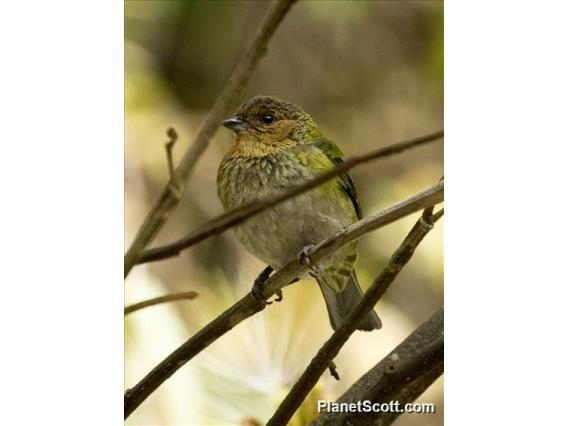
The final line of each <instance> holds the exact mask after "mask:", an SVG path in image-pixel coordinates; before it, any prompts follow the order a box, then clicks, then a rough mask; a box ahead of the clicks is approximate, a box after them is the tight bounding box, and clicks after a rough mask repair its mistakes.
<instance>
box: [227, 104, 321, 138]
mask: <svg viewBox="0 0 568 426" xmlns="http://www.w3.org/2000/svg"><path fill="white" fill-rule="evenodd" d="M223 125H224V126H225V127H227V128H229V129H231V130H232V131H233V132H235V134H236V141H237V143H239V142H245V143H248V144H259V145H265V146H266V145H268V146H272V147H275V148H277V147H278V146H282V145H286V146H289V145H290V143H293V144H303V143H307V142H308V141H309V140H310V138H313V137H314V136H315V135H316V134H317V133H318V129H317V126H316V124H315V122H314V120H313V119H312V118H311V117H310V115H309V114H307V113H306V112H305V111H304V110H303V109H302V108H300V107H299V106H298V105H295V104H293V103H291V102H287V101H283V100H281V99H278V98H274V97H271V96H255V97H254V98H252V99H250V100H248V101H246V102H245V103H243V104H242V105H241V106H240V107H239V109H238V110H237V113H236V114H235V116H233V117H230V118H228V119H227V120H225V121H224V122H223Z"/></svg>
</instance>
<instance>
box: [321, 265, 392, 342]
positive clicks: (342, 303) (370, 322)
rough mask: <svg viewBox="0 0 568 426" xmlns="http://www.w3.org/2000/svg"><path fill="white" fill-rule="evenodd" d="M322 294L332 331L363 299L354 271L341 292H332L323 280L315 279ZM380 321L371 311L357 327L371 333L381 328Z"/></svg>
mask: <svg viewBox="0 0 568 426" xmlns="http://www.w3.org/2000/svg"><path fill="white" fill-rule="evenodd" d="M316 279H317V281H318V284H319V286H320V288H321V292H322V293H323V298H324V299H325V304H326V306H327V313H328V314H329V321H330V322H331V326H332V327H333V329H334V330H337V329H338V328H339V327H340V326H341V324H343V321H345V319H346V318H347V316H348V315H349V314H350V313H351V311H352V310H353V309H354V308H355V306H357V304H358V303H359V302H360V301H361V299H362V298H363V291H362V290H361V287H360V286H359V282H358V281H357V276H356V275H355V270H353V272H352V273H351V277H350V278H349V281H348V282H347V285H346V286H345V289H344V290H343V291H342V292H335V291H333V290H332V289H331V288H330V287H329V286H328V285H327V284H326V283H325V281H324V280H323V278H321V277H319V278H316ZM381 326H382V324H381V320H380V319H379V316H378V315H377V314H376V312H375V311H374V310H371V311H370V312H369V313H368V314H367V316H366V317H365V318H363V320H362V321H361V322H360V323H359V325H358V326H357V329H358V330H364V331H371V330H376V329H379V328H381Z"/></svg>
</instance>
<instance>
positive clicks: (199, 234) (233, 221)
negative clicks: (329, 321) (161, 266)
mask: <svg viewBox="0 0 568 426" xmlns="http://www.w3.org/2000/svg"><path fill="white" fill-rule="evenodd" d="M443 136H444V132H443V131H439V132H436V133H432V134H429V135H426V136H422V137H419V138H415V139H410V140H408V141H404V142H399V143H396V144H393V145H389V146H386V147H384V148H380V149H377V150H375V151H371V152H369V153H367V154H362V155H357V156H353V157H350V158H347V159H346V160H345V161H344V162H343V163H342V164H340V165H339V166H337V167H335V168H334V169H332V170H330V171H329V172H327V173H325V174H323V175H321V176H319V177H318V178H316V179H314V180H312V181H310V182H307V183H305V184H303V185H300V186H298V187H296V188H293V189H291V190H290V191H288V192H285V193H283V194H279V195H277V196H275V197H272V198H269V199H266V200H263V201H256V202H253V203H250V204H247V205H245V206H241V207H239V208H237V209H234V210H231V211H230V212H227V213H225V214H224V215H222V216H219V217H217V218H215V219H213V220H211V221H210V222H208V223H206V224H205V225H203V226H202V227H200V228H199V229H197V230H196V231H193V232H192V233H191V234H189V235H187V236H185V237H183V238H181V239H179V240H177V241H175V242H173V243H171V244H167V245H165V246H162V247H156V248H152V249H149V250H146V251H145V252H144V253H143V254H142V256H141V257H140V259H139V260H138V261H137V263H146V262H154V261H157V260H162V259H167V258H169V257H172V256H177V255H178V254H179V253H180V252H181V251H182V250H184V249H187V248H188V247H190V246H192V245H194V244H197V243H199V242H201V241H203V240H205V239H206V238H208V237H210V236H212V235H215V234H218V233H220V232H223V231H225V230H226V229H228V228H231V227H233V226H235V225H238V224H239V223H242V222H244V221H245V220H247V219H248V218H250V217H252V216H255V215H257V214H259V213H261V212H263V211H265V210H267V209H269V208H271V207H274V206H276V205H278V204H280V203H283V202H284V201H286V200H289V199H290V198H293V197H296V196H298V195H300V194H302V193H304V192H306V191H309V190H310V189H313V188H315V187H317V186H319V185H321V184H322V183H324V182H326V181H328V180H329V179H331V178H333V177H335V176H338V175H340V174H342V173H345V172H346V171H347V170H349V169H351V168H353V167H355V166H357V165H359V164H364V163H368V162H370V161H373V160H376V159H378V158H384V157H388V156H390V155H393V154H398V153H400V152H402V151H405V150H407V149H410V148H413V147H416V146H420V145H424V144H426V143H429V142H433V141H435V140H437V139H440V138H442V137H443Z"/></svg>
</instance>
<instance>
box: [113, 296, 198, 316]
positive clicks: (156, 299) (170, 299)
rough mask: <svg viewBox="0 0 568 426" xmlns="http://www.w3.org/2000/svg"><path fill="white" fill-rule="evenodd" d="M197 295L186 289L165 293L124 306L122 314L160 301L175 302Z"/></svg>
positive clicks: (190, 298) (193, 297)
mask: <svg viewBox="0 0 568 426" xmlns="http://www.w3.org/2000/svg"><path fill="white" fill-rule="evenodd" d="M197 296H199V293H197V292H196V291H186V292H183V293H175V294H167V295H165V296H160V297H154V298H153V299H148V300H143V301H142V302H138V303H134V304H132V305H129V306H125V307H124V315H128V314H131V313H132V312H136V311H138V310H140V309H144V308H147V307H149V306H154V305H158V304H160V303H167V302H175V301H176V300H192V299H195V298H196V297H197Z"/></svg>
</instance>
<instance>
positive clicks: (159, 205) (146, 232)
mask: <svg viewBox="0 0 568 426" xmlns="http://www.w3.org/2000/svg"><path fill="white" fill-rule="evenodd" d="M295 2H296V0H279V1H278V2H275V3H274V4H273V5H272V6H271V8H270V10H269V12H268V14H267V16H266V18H265V19H264V22H263V23H262V25H261V27H260V29H259V31H258V33H257V34H256V36H255V38H254V40H253V41H252V44H251V45H250V47H249V49H248V51H247V52H246V53H245V55H244V56H243V57H242V59H241V61H240V62H239V64H238V65H237V67H236V68H235V70H234V71H233V73H232V75H231V77H230V79H229V81H228V82H227V84H226V85H225V87H224V89H223V91H222V92H221V94H220V95H219V97H218V98H217V100H216V101H215V104H214V105H213V107H212V108H211V111H210V112H209V114H208V115H207V118H206V119H205V122H204V123H203V126H202V127H201V130H200V132H199V134H198V135H197V137H196V139H195V142H194V143H193V145H192V146H191V147H190V148H189V149H188V150H187V151H186V152H185V154H184V156H183V158H182V160H181V162H180V164H179V166H178V167H177V168H176V170H175V181H176V182H177V183H178V184H179V185H180V188H179V191H180V194H179V195H180V196H181V193H182V192H183V190H184V189H185V187H186V186H187V183H188V181H189V178H190V176H191V172H192V170H193V168H194V166H195V164H196V163H197V160H198V159H199V158H200V157H201V155H202V154H203V152H204V151H205V149H206V148H207V146H208V145H209V141H210V140H211V138H212V137H213V135H214V134H215V132H216V131H217V128H218V127H219V125H220V124H221V122H222V121H223V119H224V118H225V117H226V116H227V115H228V114H229V113H230V112H231V111H232V110H233V109H234V107H235V104H236V103H237V101H238V99H239V97H240V95H241V93H242V91H243V89H244V87H245V86H246V84H247V83H248V81H249V79H250V77H251V74H252V72H253V71H254V69H255V68H256V65H257V64H258V61H259V60H260V58H261V57H262V56H263V55H264V53H265V52H266V50H267V45H268V41H269V40H270V38H271V37H272V35H273V34H274V32H275V31H276V28H277V27H278V25H279V24H280V22H281V21H282V19H283V18H284V16H286V13H288V11H289V10H290V8H291V7H292V5H293V4H294V3H295ZM169 188H170V187H169V185H168V186H166V188H164V190H163V191H162V193H161V194H160V197H159V198H158V200H157V202H156V204H155V205H154V207H152V209H151V210H150V212H149V213H148V215H147V216H146V219H145V220H144V223H143V224H142V226H141V227H140V229H139V230H138V233H137V234H136V237H135V238H134V241H133V242H132V245H131V246H130V248H129V249H128V251H127V253H126V255H125V256H124V276H125V277H126V276H127V275H128V273H129V272H130V270H131V269H132V267H133V266H134V265H135V264H136V263H137V262H138V260H139V259H140V256H141V255H142V252H143V250H144V249H145V248H146V247H147V246H148V244H150V243H151V242H152V240H153V239H154V238H155V237H156V235H157V234H158V232H159V231H160V229H161V228H162V226H163V225H164V223H166V221H167V220H168V218H169V216H170V214H171V212H172V211H173V209H174V208H175V207H176V206H177V204H178V202H179V197H176V196H175V195H174V194H173V193H172V191H170V190H169Z"/></svg>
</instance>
